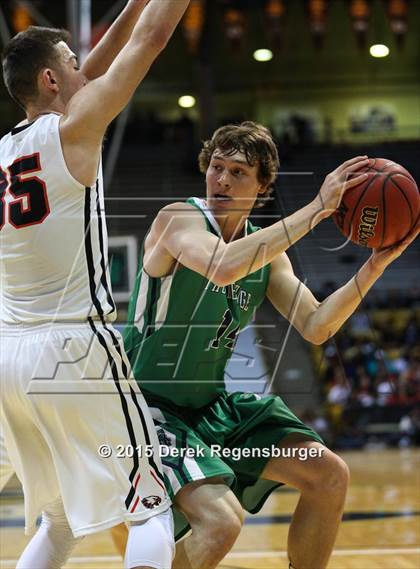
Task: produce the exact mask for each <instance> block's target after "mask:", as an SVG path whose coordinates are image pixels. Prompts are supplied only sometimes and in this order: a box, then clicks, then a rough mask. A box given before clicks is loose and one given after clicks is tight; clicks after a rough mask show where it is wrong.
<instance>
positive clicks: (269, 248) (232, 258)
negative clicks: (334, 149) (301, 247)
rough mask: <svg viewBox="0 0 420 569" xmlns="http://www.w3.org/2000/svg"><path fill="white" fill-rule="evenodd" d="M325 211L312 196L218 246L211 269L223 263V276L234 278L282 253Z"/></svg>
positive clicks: (325, 213) (252, 270)
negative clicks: (285, 214) (270, 221)
mask: <svg viewBox="0 0 420 569" xmlns="http://www.w3.org/2000/svg"><path fill="white" fill-rule="evenodd" d="M328 215H329V213H328V212H324V211H322V209H321V208H320V206H319V202H318V201H317V200H315V201H313V202H311V203H309V204H308V205H307V206H305V207H303V208H302V209H300V210H298V211H296V212H295V213H293V214H292V215H289V216H288V217H286V218H284V219H282V220H281V221H278V222H277V223H274V224H273V225H271V226H270V227H267V228H265V229H261V230H260V231H256V232H255V233H253V234H252V235H249V236H247V237H246V238H244V239H239V240H237V241H233V242H232V243H229V244H227V245H225V246H223V247H220V248H218V250H217V252H216V254H215V256H214V259H213V265H214V269H215V270H218V269H219V268H221V267H222V268H223V273H224V275H225V280H228V281H230V282H235V281H237V280H239V279H241V278H243V277H245V276H246V275H248V274H250V273H252V272H255V271H257V270H259V269H260V268H261V267H262V266H264V265H266V264H267V263H270V262H271V261H272V260H273V259H274V258H275V257H277V256H278V255H281V254H282V253H284V252H285V251H286V250H287V249H288V248H289V247H290V246H291V245H293V244H294V243H296V242H297V241H299V239H301V238H302V237H303V236H304V235H306V234H307V233H308V232H309V231H310V230H311V229H313V228H314V227H315V226H316V225H317V224H318V223H319V222H320V221H321V220H322V219H325V217H328Z"/></svg>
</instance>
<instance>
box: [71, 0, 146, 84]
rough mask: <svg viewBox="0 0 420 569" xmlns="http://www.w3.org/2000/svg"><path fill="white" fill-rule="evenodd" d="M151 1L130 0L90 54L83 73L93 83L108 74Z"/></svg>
mask: <svg viewBox="0 0 420 569" xmlns="http://www.w3.org/2000/svg"><path fill="white" fill-rule="evenodd" d="M148 1H149V0H129V2H128V3H127V5H126V7H125V8H124V10H123V11H122V12H121V14H120V15H119V16H118V18H117V19H116V20H115V22H114V23H113V24H112V26H111V27H110V28H109V30H108V31H107V32H106V33H105V35H104V36H103V37H102V38H101V40H100V41H99V43H98V44H97V45H96V46H95V47H94V49H93V50H92V51H91V52H90V54H89V55H88V57H87V58H86V61H85V62H84V64H83V67H82V71H83V73H84V74H85V76H86V77H87V78H88V79H89V80H90V81H92V80H93V79H96V78H97V77H100V76H101V75H103V74H104V73H106V72H107V71H108V69H109V67H110V65H111V63H112V62H113V61H114V59H115V58H116V57H117V55H118V54H119V53H120V51H121V50H122V48H123V47H124V46H125V45H126V43H127V41H128V40H129V38H130V36H131V34H132V32H133V29H134V27H135V25H136V23H137V21H138V19H139V18H140V16H141V14H142V12H143V10H144V8H145V7H146V5H147V3H148Z"/></svg>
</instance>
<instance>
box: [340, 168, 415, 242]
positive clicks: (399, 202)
mask: <svg viewBox="0 0 420 569" xmlns="http://www.w3.org/2000/svg"><path fill="white" fill-rule="evenodd" d="M363 172H367V173H368V174H369V176H368V178H367V179H366V180H363V182H362V183H361V184H358V185H357V186H355V187H354V188H351V189H350V190H348V191H347V192H345V194H344V196H343V199H342V201H341V204H340V207H339V208H338V209H337V211H336V212H335V214H334V221H335V223H336V224H337V226H338V228H339V229H340V231H341V232H342V233H343V235H345V237H347V238H348V239H351V241H353V242H354V243H356V244H357V245H361V246H363V247H370V248H372V249H373V248H378V247H379V248H380V247H389V246H390V245H394V244H396V243H398V242H399V241H401V240H402V239H404V237H406V235H407V234H408V233H409V232H410V230H411V229H412V228H413V227H414V225H415V224H416V222H417V220H418V218H419V214H420V195H419V189H418V187H417V184H416V182H415V181H414V179H413V177H412V176H411V174H410V173H409V172H407V170H406V169H405V168H403V167H402V166H400V165H399V164H396V163H395V162H392V160H387V159H384V158H372V159H370V163H369V165H368V166H366V167H364V168H361V169H360V170H358V171H357V172H355V173H354V176H357V175H360V174H361V173H363Z"/></svg>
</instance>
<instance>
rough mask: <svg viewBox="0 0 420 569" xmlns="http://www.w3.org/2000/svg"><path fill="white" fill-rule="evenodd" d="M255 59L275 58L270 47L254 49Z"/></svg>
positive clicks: (266, 59)
mask: <svg viewBox="0 0 420 569" xmlns="http://www.w3.org/2000/svg"><path fill="white" fill-rule="evenodd" d="M254 59H255V61H271V60H272V59H273V52H272V51H271V50H270V49H257V51H254Z"/></svg>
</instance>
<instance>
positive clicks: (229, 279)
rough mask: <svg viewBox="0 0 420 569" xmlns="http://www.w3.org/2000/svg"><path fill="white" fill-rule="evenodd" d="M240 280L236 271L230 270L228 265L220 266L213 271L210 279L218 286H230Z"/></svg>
mask: <svg viewBox="0 0 420 569" xmlns="http://www.w3.org/2000/svg"><path fill="white" fill-rule="evenodd" d="M236 280H238V279H237V278H236V276H235V274H234V271H231V270H229V268H228V267H223V268H222V267H219V268H217V269H216V270H214V271H212V273H211V274H210V281H211V282H212V283H214V284H215V285H217V286H228V285H231V284H233V283H234V282H235V281H236Z"/></svg>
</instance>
